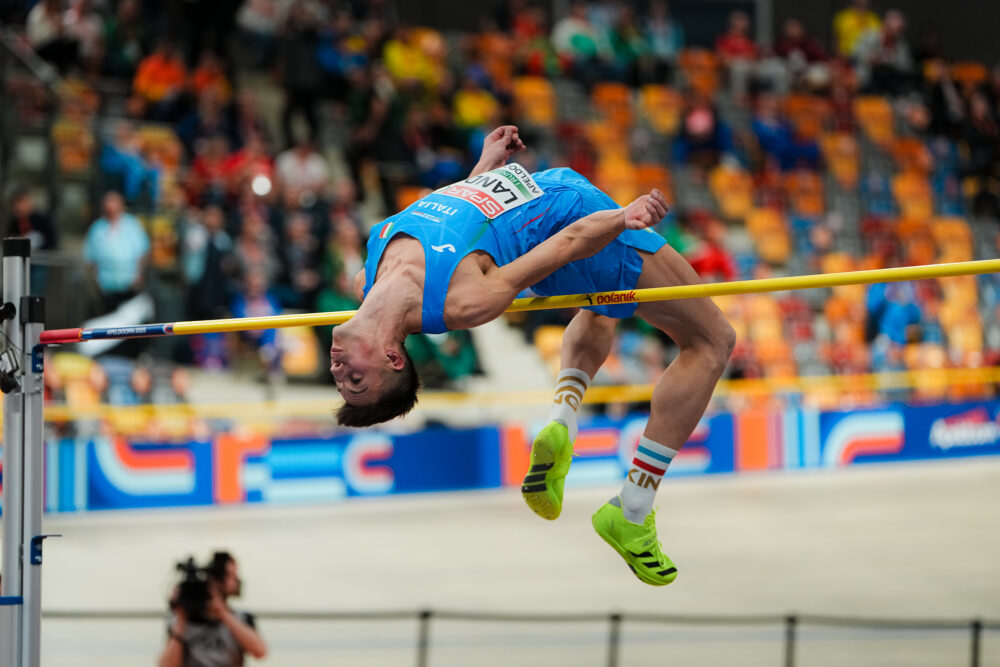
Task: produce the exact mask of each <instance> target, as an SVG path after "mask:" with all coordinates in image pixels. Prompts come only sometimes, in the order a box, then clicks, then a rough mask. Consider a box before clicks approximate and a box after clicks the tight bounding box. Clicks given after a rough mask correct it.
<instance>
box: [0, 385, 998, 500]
mask: <svg viewBox="0 0 1000 667" xmlns="http://www.w3.org/2000/svg"><path fill="white" fill-rule="evenodd" d="M541 426H542V424H531V425H528V424H523V423H509V424H504V425H501V426H484V427H481V428H475V429H447V428H433V429H427V430H424V431H420V432H418V433H412V434H405V435H390V434H387V433H383V432H379V431H363V432H356V433H352V434H345V435H340V436H335V437H315V438H297V439H288V438H283V439H269V438H266V437H264V436H261V435H259V434H249V433H243V432H239V433H237V432H233V433H219V434H217V435H215V436H213V437H212V438H211V439H210V440H204V441H191V442H185V443H156V442H137V441H127V440H125V439H124V438H121V437H105V436H98V437H92V438H77V439H71V438H66V439H62V440H53V441H50V442H47V443H46V445H45V487H44V488H45V499H44V502H45V508H46V510H47V511H49V512H73V511H82V510H102V509H120V508H139V507H178V506H195V505H212V504H242V503H290V502H292V503H317V502H330V501H335V500H339V499H343V498H346V497H350V496H374V495H384V494H398V493H417V492H424V491H448V490H459V489H477V488H497V487H501V486H513V487H519V486H520V485H521V481H522V479H523V477H524V474H525V471H526V470H527V467H528V456H529V452H530V449H531V440H532V438H533V436H534V433H535V432H536V431H537V429H539V428H541ZM645 426H646V417H645V416H643V415H632V416H629V417H626V418H623V419H609V418H606V417H597V418H594V419H591V420H588V421H586V422H584V423H582V424H581V426H580V433H579V436H578V438H577V441H576V445H575V455H574V460H573V466H572V468H571V469H570V474H569V477H568V478H567V485H568V486H573V485H586V484H611V483H618V482H620V481H621V480H622V479H623V477H624V476H625V475H626V474H627V472H628V470H629V468H630V466H631V462H632V458H633V455H634V453H635V450H636V447H637V445H638V441H639V437H640V436H641V435H642V433H643V430H644V429H645ZM985 454H1000V401H986V402H977V403H960V404H949V403H944V404H935V405H920V406H916V405H904V404H893V405H888V406H884V407H880V408H872V409H864V410H851V411H830V412H819V411H815V410H805V409H786V410H746V411H743V412H740V413H737V414H728V413H722V414H716V415H713V416H710V417H706V418H704V419H702V420H701V422H700V423H699V424H698V427H697V428H696V429H695V432H694V433H693V434H692V436H691V439H690V441H689V442H688V443H687V445H685V447H684V448H683V449H682V450H681V452H680V454H679V455H678V456H677V457H676V458H675V459H674V460H673V462H672V463H671V465H670V471H669V473H668V475H669V476H672V477H673V476H678V475H698V474H713V473H729V472H752V471H756V470H781V469H796V468H817V467H840V466H846V465H855V464H861V463H870V462H879V461H898V460H916V459H940V458H954V457H964V456H976V455H985ZM0 479H2V478H0Z"/></svg>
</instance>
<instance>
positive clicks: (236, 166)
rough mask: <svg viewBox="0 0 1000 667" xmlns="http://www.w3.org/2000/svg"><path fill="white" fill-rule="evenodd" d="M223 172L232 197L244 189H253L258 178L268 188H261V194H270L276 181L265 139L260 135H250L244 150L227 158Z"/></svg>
mask: <svg viewBox="0 0 1000 667" xmlns="http://www.w3.org/2000/svg"><path fill="white" fill-rule="evenodd" d="M223 171H224V173H225V176H226V181H227V182H228V184H229V194H230V195H235V194H236V193H237V192H239V191H240V190H241V189H242V188H244V187H247V186H251V187H252V185H253V182H254V179H257V178H262V179H265V180H266V187H263V186H260V187H261V189H260V192H259V193H260V194H267V193H269V192H270V191H271V184H272V183H273V181H274V165H273V163H272V161H271V154H270V153H269V151H268V150H267V145H266V144H265V143H264V139H263V137H262V136H260V135H258V134H250V135H248V136H247V140H246V143H245V144H244V146H243V148H241V149H240V150H238V151H236V152H235V153H232V154H231V155H230V156H229V157H228V158H226V161H225V163H224V164H223ZM265 190H266V191H265ZM255 192H256V191H255Z"/></svg>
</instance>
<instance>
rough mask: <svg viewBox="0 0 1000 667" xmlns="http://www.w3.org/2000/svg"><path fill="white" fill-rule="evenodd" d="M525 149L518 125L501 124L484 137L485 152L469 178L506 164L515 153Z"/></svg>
mask: <svg viewBox="0 0 1000 667" xmlns="http://www.w3.org/2000/svg"><path fill="white" fill-rule="evenodd" d="M523 150H524V142H522V141H521V137H520V136H518V132H517V126H516V125H501V126H500V127H498V128H497V129H495V130H493V131H492V132H490V133H489V134H488V135H486V138H485V139H483V152H482V154H481V155H480V156H479V162H477V163H476V166H475V167H474V168H473V169H472V173H470V174H469V178H472V177H473V176H478V175H479V174H483V173H486V172H487V171H489V170H491V169H496V168H497V167H502V166H504V165H505V164H507V160H509V159H511V158H512V157H513V156H514V154H515V153H519V152H520V151H523Z"/></svg>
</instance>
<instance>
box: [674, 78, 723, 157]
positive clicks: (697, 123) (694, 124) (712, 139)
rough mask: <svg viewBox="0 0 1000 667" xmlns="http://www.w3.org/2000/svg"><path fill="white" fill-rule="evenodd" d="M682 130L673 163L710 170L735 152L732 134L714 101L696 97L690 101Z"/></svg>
mask: <svg viewBox="0 0 1000 667" xmlns="http://www.w3.org/2000/svg"><path fill="white" fill-rule="evenodd" d="M686 106H687V108H686V109H685V111H684V114H683V117H682V119H681V129H680V132H679V133H678V135H677V138H676V139H675V140H674V146H673V153H674V162H676V163H678V164H684V163H687V164H691V165H694V166H696V167H700V168H703V169H704V168H708V167H711V166H714V165H716V164H718V162H719V160H720V159H721V158H722V156H723V155H725V154H727V153H731V152H732V150H733V140H732V134H731V133H730V131H729V127H728V126H727V125H726V124H725V123H723V122H722V119H721V118H719V114H718V112H717V111H716V109H715V106H714V105H713V104H712V102H711V100H710V99H708V98H707V97H706V96H704V95H700V94H695V95H694V96H692V97H690V98H688V99H687V105H686Z"/></svg>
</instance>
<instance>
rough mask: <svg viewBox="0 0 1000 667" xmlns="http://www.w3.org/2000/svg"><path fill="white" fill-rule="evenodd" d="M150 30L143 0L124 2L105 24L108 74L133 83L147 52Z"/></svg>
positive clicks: (105, 67)
mask: <svg viewBox="0 0 1000 667" xmlns="http://www.w3.org/2000/svg"><path fill="white" fill-rule="evenodd" d="M146 36H147V35H146V26H145V23H143V20H142V16H141V14H140V12H139V0H121V1H120V2H119V3H118V8H117V9H116V10H115V13H114V15H112V16H110V17H109V18H108V20H107V21H105V23H104V71H105V73H106V74H108V75H110V76H115V77H123V78H127V79H131V78H132V77H133V76H134V75H135V70H136V68H137V67H138V66H139V60H140V59H141V58H142V54H143V52H144V51H145V49H146Z"/></svg>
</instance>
